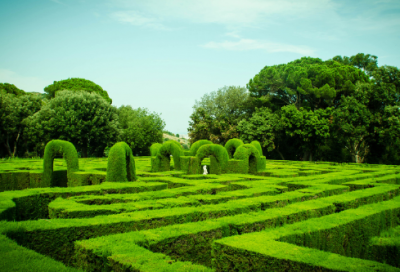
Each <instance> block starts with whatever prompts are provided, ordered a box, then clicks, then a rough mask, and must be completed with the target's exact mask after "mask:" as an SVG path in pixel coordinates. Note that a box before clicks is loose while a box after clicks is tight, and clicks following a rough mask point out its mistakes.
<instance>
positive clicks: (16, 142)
mask: <svg viewBox="0 0 400 272" xmlns="http://www.w3.org/2000/svg"><path fill="white" fill-rule="evenodd" d="M20 135H21V129H19V130H18V135H17V138H16V139H15V142H14V151H13V157H15V154H17V144H18V140H19V136H20Z"/></svg>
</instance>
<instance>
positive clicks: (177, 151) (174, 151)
mask: <svg viewBox="0 0 400 272" xmlns="http://www.w3.org/2000/svg"><path fill="white" fill-rule="evenodd" d="M170 155H172V157H173V159H174V166H175V170H178V171H179V170H181V160H180V157H181V156H183V150H182V147H181V145H180V144H179V143H178V142H176V141H167V142H165V143H164V144H163V145H162V146H161V147H160V149H159V150H158V153H157V158H156V162H157V163H158V164H160V163H161V165H164V164H165V166H166V165H168V167H169V161H170ZM167 161H168V164H166V163H167ZM161 165H160V169H159V170H158V171H169V169H168V170H167V169H165V168H166V167H162V166H161Z"/></svg>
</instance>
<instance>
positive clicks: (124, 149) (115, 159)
mask: <svg viewBox="0 0 400 272" xmlns="http://www.w3.org/2000/svg"><path fill="white" fill-rule="evenodd" d="M134 180H136V167H135V159H134V158H133V155H132V149H131V148H130V147H129V145H128V144H127V143H125V142H119V143H116V144H115V145H113V146H112V147H111V149H110V151H109V153H108V162H107V177H106V181H110V182H125V181H134Z"/></svg>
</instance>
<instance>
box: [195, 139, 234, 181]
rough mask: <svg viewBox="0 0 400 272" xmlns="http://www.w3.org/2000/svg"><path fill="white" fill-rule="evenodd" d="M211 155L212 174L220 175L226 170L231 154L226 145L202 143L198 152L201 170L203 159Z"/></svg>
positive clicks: (198, 162) (197, 156)
mask: <svg viewBox="0 0 400 272" xmlns="http://www.w3.org/2000/svg"><path fill="white" fill-rule="evenodd" d="M208 156H210V162H211V165H210V174H217V175H220V174H222V173H225V172H226V169H227V167H228V160H229V155H228V152H227V151H226V149H225V147H223V146H221V145H217V144H206V145H202V146H201V147H200V148H199V149H198V150H197V152H196V158H197V164H198V169H200V171H201V161H202V160H203V159H204V158H205V157H208Z"/></svg>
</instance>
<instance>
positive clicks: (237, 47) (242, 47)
mask: <svg viewBox="0 0 400 272" xmlns="http://www.w3.org/2000/svg"><path fill="white" fill-rule="evenodd" d="M202 47H205V48H211V49H225V50H232V51H247V50H265V51H267V52H270V53H277V52H290V53H297V54H300V55H306V56H311V55H313V53H314V50H312V49H311V48H309V47H307V46H297V45H290V44H282V43H274V42H268V41H260V40H252V39H240V40H238V41H223V42H209V43H206V44H204V45H202Z"/></svg>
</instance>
